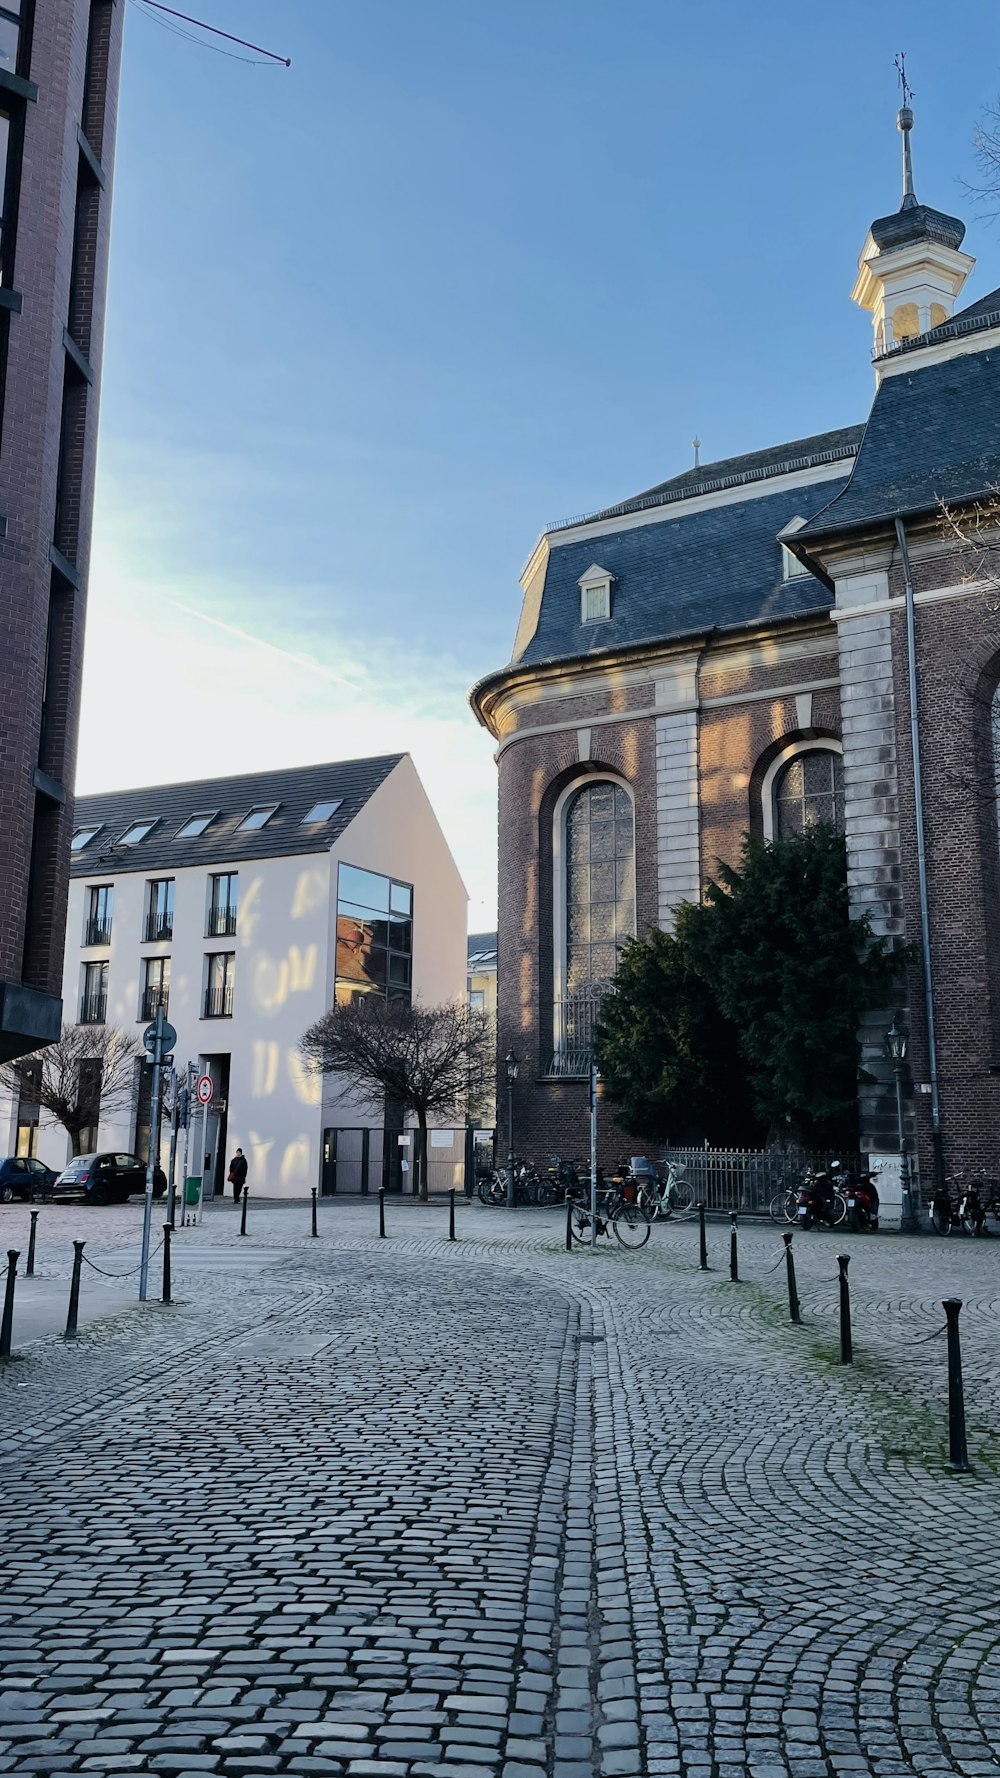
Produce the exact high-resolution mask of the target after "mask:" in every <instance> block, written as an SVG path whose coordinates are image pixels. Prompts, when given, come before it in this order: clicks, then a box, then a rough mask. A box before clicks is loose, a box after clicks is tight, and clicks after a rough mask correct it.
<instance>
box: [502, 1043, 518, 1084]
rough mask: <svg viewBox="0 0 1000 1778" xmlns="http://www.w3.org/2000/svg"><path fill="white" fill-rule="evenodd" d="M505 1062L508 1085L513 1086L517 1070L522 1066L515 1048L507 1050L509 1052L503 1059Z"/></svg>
mask: <svg viewBox="0 0 1000 1778" xmlns="http://www.w3.org/2000/svg"><path fill="white" fill-rule="evenodd" d="M503 1063H504V1067H505V1068H506V1070H507V1084H508V1086H513V1085H514V1082H515V1080H516V1079H517V1071H518V1069H519V1068H520V1066H521V1064H520V1061H519V1059H518V1057H517V1056H515V1054H514V1051H513V1050H508V1051H507V1054H506V1055H505V1057H504V1059H503Z"/></svg>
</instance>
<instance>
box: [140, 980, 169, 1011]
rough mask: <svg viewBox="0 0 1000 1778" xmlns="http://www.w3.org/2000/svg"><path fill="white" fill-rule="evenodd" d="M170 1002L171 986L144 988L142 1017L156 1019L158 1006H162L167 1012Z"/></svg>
mask: <svg viewBox="0 0 1000 1778" xmlns="http://www.w3.org/2000/svg"><path fill="white" fill-rule="evenodd" d="M169 1004H170V989H169V988H143V991H142V1017H143V1018H144V1019H155V1017H156V1009H157V1007H158V1006H162V1008H163V1010H164V1012H166V1010H167V1007H168V1006H169Z"/></svg>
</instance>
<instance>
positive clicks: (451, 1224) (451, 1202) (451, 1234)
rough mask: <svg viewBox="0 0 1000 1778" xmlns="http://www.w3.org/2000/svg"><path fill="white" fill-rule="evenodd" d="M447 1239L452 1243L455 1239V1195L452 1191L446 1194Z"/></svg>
mask: <svg viewBox="0 0 1000 1778" xmlns="http://www.w3.org/2000/svg"><path fill="white" fill-rule="evenodd" d="M448 1239H449V1241H454V1239H455V1193H454V1190H452V1191H450V1192H449V1193H448Z"/></svg>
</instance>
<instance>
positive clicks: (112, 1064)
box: [0, 1025, 142, 1154]
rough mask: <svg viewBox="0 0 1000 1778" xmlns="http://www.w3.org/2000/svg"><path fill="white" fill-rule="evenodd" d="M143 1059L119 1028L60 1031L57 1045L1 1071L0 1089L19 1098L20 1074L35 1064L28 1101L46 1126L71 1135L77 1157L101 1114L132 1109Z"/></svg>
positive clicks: (137, 1046)
mask: <svg viewBox="0 0 1000 1778" xmlns="http://www.w3.org/2000/svg"><path fill="white" fill-rule="evenodd" d="M141 1055H142V1046H141V1044H140V1043H139V1041H138V1039H137V1038H135V1037H134V1036H133V1035H132V1034H131V1032H128V1031H123V1030H121V1029H120V1028H119V1027H118V1026H117V1025H64V1026H63V1028H62V1035H61V1037H59V1038H58V1039H57V1040H56V1042H55V1043H50V1044H49V1045H48V1046H47V1047H46V1048H45V1049H42V1050H36V1051H35V1053H34V1054H33V1055H31V1056H22V1057H20V1058H19V1060H18V1061H16V1062H5V1063H4V1064H3V1065H2V1066H0V1085H3V1086H4V1087H6V1088H7V1090H8V1091H9V1092H11V1093H14V1094H15V1095H18V1094H20V1092H21V1087H22V1084H23V1080H24V1077H23V1074H22V1069H23V1068H24V1067H25V1064H26V1063H29V1062H30V1063H33V1064H34V1067H33V1069H32V1074H33V1079H32V1082H31V1089H30V1090H31V1095H32V1099H33V1100H34V1101H37V1103H38V1105H39V1107H40V1110H41V1112H42V1113H43V1115H44V1118H45V1121H46V1123H49V1124H62V1126H63V1128H64V1129H65V1130H67V1131H68V1132H69V1139H70V1143H71V1145H72V1149H73V1153H74V1154H79V1153H80V1152H81V1148H80V1143H81V1138H82V1136H83V1132H84V1131H85V1130H89V1129H92V1128H93V1127H94V1126H95V1125H96V1123H97V1121H98V1118H99V1117H100V1115H101V1113H102V1112H103V1113H105V1114H107V1113H109V1112H113V1111H116V1110H119V1109H121V1108H122V1107H123V1106H125V1105H128V1104H130V1103H131V1100H132V1093H133V1089H134V1085H135V1065H136V1062H137V1061H138V1059H139V1057H140V1056H141Z"/></svg>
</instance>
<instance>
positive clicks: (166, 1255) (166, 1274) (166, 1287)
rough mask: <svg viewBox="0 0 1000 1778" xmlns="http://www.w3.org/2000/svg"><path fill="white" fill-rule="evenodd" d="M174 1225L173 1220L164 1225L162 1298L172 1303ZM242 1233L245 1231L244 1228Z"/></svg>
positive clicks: (161, 1299)
mask: <svg viewBox="0 0 1000 1778" xmlns="http://www.w3.org/2000/svg"><path fill="white" fill-rule="evenodd" d="M173 1227H174V1225H173V1223H172V1222H165V1223H164V1225H163V1294H162V1296H161V1298H160V1301H161V1302H163V1303H171V1302H173V1300H174V1299H173V1297H172V1296H171V1294H170V1237H171V1235H172V1233H173ZM240 1233H241V1234H242V1233H243V1230H242V1229H241V1230H240Z"/></svg>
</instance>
